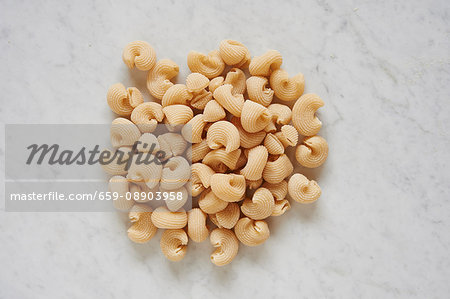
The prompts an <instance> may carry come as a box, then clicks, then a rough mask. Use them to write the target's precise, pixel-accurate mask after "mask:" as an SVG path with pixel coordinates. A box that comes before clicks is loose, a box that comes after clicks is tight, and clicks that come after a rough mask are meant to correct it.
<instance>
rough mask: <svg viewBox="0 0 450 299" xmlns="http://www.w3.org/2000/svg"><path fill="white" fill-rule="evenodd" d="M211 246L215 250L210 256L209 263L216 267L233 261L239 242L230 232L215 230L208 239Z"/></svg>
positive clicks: (227, 230) (224, 229) (220, 229)
mask: <svg viewBox="0 0 450 299" xmlns="http://www.w3.org/2000/svg"><path fill="white" fill-rule="evenodd" d="M209 240H210V242H211V245H213V246H214V247H216V248H217V249H216V250H214V252H213V253H212V254H211V262H212V263H213V264H214V265H216V266H224V265H227V264H229V263H231V261H232V260H233V259H234V257H235V256H236V255H237V253H238V250H239V241H238V239H237V238H236V236H235V235H234V233H233V231H232V230H229V229H226V228H216V229H215V230H213V231H212V232H211V235H210V237H209Z"/></svg>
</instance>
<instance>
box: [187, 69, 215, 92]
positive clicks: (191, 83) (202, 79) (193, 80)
mask: <svg viewBox="0 0 450 299" xmlns="http://www.w3.org/2000/svg"><path fill="white" fill-rule="evenodd" d="M208 85H209V79H208V78H207V77H206V76H205V75H202V74H200V73H192V74H189V75H188V76H187V78H186V87H187V89H188V90H189V91H190V92H194V93H198V92H200V91H202V90H203V89H205V88H206V87H208Z"/></svg>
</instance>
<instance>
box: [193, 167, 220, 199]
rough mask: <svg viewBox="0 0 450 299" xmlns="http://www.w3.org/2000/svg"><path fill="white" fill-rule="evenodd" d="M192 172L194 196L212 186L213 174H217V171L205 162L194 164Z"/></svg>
mask: <svg viewBox="0 0 450 299" xmlns="http://www.w3.org/2000/svg"><path fill="white" fill-rule="evenodd" d="M191 172H192V175H191V189H192V196H197V195H199V194H200V193H202V192H203V191H204V190H205V189H206V188H209V187H210V186H211V184H210V181H211V176H212V175H213V174H215V172H214V170H212V169H211V167H209V166H208V165H205V164H203V163H195V164H192V165H191Z"/></svg>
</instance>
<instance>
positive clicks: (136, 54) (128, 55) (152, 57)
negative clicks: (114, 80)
mask: <svg viewBox="0 0 450 299" xmlns="http://www.w3.org/2000/svg"><path fill="white" fill-rule="evenodd" d="M122 59H123V62H125V64H126V65H127V67H128V68H130V69H132V68H133V67H134V66H136V68H137V69H138V70H141V71H148V70H150V69H152V68H153V67H154V66H155V64H156V52H155V50H154V49H153V47H152V46H150V44H149V43H147V42H144V41H141V40H137V41H134V42H131V43H129V44H128V45H126V46H125V48H124V49H123V53H122Z"/></svg>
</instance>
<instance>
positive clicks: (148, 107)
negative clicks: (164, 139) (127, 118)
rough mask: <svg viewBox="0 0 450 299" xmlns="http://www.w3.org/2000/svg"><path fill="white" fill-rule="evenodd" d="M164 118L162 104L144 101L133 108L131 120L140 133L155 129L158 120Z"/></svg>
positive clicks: (160, 120)
mask: <svg viewBox="0 0 450 299" xmlns="http://www.w3.org/2000/svg"><path fill="white" fill-rule="evenodd" d="M163 119H164V112H163V110H162V106H161V105H160V104H158V103H155V102H145V103H142V104H140V105H139V106H137V107H136V108H134V110H133V112H132V113H131V120H132V121H133V122H134V123H135V124H136V126H137V127H138V128H139V130H140V131H141V132H142V133H151V132H153V131H155V129H156V127H157V125H158V122H162V120H163Z"/></svg>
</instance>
